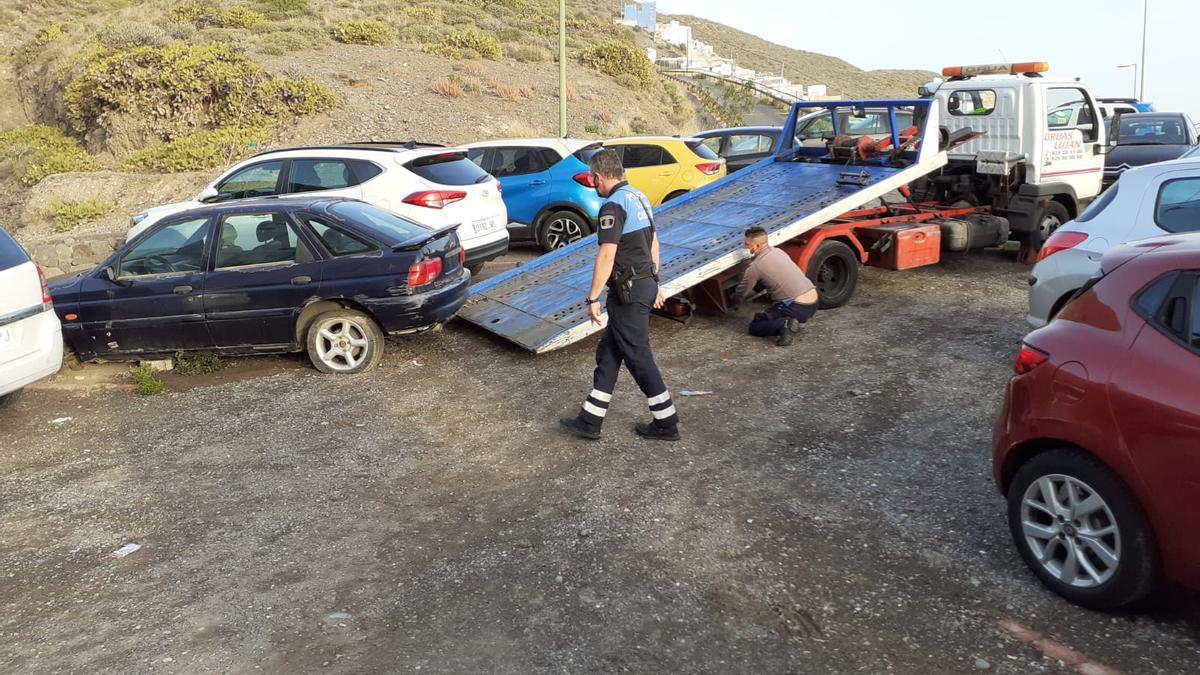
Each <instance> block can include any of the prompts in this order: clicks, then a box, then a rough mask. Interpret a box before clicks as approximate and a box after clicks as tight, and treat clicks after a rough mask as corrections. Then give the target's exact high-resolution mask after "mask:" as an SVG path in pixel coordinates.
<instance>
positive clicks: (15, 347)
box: [0, 230, 63, 407]
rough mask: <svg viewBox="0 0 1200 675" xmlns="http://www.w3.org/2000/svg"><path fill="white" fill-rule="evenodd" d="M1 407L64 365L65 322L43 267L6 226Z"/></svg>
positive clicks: (0, 236)
mask: <svg viewBox="0 0 1200 675" xmlns="http://www.w3.org/2000/svg"><path fill="white" fill-rule="evenodd" d="M0 289H3V292H2V293H0V407H3V406H4V405H6V404H8V403H9V402H11V401H12V400H13V399H14V398H15V397H16V394H17V392H18V391H20V389H21V387H24V386H25V385H27V384H30V383H31V382H36V381H37V380H40V379H42V378H43V377H49V376H50V375H53V374H54V373H57V372H58V369H59V368H61V367H62V359H63V341H62V326H61V325H60V324H59V322H58V316H57V315H56V314H55V313H54V307H53V306H52V305H51V304H50V291H49V290H48V289H47V288H46V277H45V276H44V275H43V274H42V268H41V267H38V265H37V263H35V262H33V261H32V260H30V259H29V256H28V255H27V254H26V253H25V250H24V249H22V248H21V246H20V244H18V243H17V242H16V241H14V240H13V238H12V237H11V236H9V234H8V233H7V232H5V231H4V230H0Z"/></svg>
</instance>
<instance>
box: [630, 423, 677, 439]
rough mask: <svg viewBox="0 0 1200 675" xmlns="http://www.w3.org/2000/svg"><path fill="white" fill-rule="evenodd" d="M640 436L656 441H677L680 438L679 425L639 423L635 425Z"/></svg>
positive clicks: (635, 429) (634, 428)
mask: <svg viewBox="0 0 1200 675" xmlns="http://www.w3.org/2000/svg"><path fill="white" fill-rule="evenodd" d="M633 430H634V431H636V432H637V434H638V436H641V437H642V438H648V439H650V440H654V441H677V440H679V427H678V426H672V427H663V426H659V425H658V424H655V423H654V422H647V423H645V424H638V425H636V426H634V427H633Z"/></svg>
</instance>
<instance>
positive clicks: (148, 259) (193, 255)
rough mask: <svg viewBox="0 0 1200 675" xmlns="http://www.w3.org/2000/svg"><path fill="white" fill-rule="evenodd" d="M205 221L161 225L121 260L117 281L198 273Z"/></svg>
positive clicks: (206, 239)
mask: <svg viewBox="0 0 1200 675" xmlns="http://www.w3.org/2000/svg"><path fill="white" fill-rule="evenodd" d="M208 220H209V219H208V218H191V219H188V220H181V221H176V222H173V223H168V224H164V225H163V226H162V227H160V228H159V229H157V230H154V231H153V232H151V233H150V234H149V235H147V236H146V238H145V239H142V240H141V241H140V242H138V243H137V244H135V245H134V246H133V248H131V249H129V250H128V251H126V252H125V254H124V255H122V256H121V261H120V262H119V263H117V277H118V278H125V277H140V276H145V275H149V274H170V273H172V272H198V271H200V269H201V268H202V266H203V264H204V249H205V243H206V242H207V241H208Z"/></svg>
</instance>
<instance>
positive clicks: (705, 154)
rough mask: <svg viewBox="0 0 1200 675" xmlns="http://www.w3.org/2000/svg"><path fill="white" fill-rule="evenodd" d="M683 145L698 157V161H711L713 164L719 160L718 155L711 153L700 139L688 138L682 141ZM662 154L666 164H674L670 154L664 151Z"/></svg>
mask: <svg viewBox="0 0 1200 675" xmlns="http://www.w3.org/2000/svg"><path fill="white" fill-rule="evenodd" d="M683 144H684V145H686V146H687V147H688V150H691V151H692V152H694V153H696V156H697V157H699V158H700V159H707V160H709V161H713V162H715V161H717V160H718V159H721V156H720V155H718V154H717V153H715V152H713V151H712V150H711V149H710V148H709V147H708V146H707V145H705V144H704V141H701V140H700V139H697V138H690V139H688V140H686V141H684V142H683ZM663 154H664V155H665V156H666V157H667V159H668V160H669V161H668V162H667V164H674V163H675V161H674V157H672V156H671V153H670V152H667V151H666V150H664V151H663Z"/></svg>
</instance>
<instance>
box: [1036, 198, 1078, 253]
mask: <svg viewBox="0 0 1200 675" xmlns="http://www.w3.org/2000/svg"><path fill="white" fill-rule="evenodd" d="M1070 219H1071V215H1070V214H1069V213H1067V207H1065V206H1063V205H1062V204H1059V203H1058V202H1055V201H1052V202H1050V203H1049V204H1047V205H1046V208H1044V209H1042V216H1041V218H1039V219H1038V231H1037V232H1036V233H1034V236H1035V237H1036V239H1035V240H1034V241H1036V243H1037V246H1036V248H1038V249H1041V248H1042V242H1044V241H1046V240H1047V239H1049V238H1050V235H1052V234H1054V231H1055V230H1057V229H1058V228H1059V227H1060V226H1062V224H1063V223H1065V222H1067V221H1068V220H1070Z"/></svg>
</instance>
